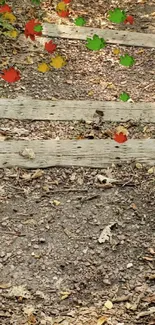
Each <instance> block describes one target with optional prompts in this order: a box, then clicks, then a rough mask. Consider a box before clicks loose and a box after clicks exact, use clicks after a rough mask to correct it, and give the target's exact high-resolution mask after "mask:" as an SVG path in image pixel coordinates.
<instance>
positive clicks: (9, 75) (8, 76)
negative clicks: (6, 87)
mask: <svg viewBox="0 0 155 325" xmlns="http://www.w3.org/2000/svg"><path fill="white" fill-rule="evenodd" d="M1 78H2V79H4V80H5V81H7V82H15V81H18V80H19V79H20V78H21V77H20V72H19V71H18V70H15V69H14V68H13V67H11V68H9V69H4V70H3V71H2V74H1Z"/></svg>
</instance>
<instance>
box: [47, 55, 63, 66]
mask: <svg viewBox="0 0 155 325" xmlns="http://www.w3.org/2000/svg"><path fill="white" fill-rule="evenodd" d="M65 64H66V61H65V60H64V58H62V56H60V55H57V56H56V57H55V58H52V60H51V63H50V65H51V66H52V67H54V68H56V69H59V68H62V67H63V66H64V65H65Z"/></svg>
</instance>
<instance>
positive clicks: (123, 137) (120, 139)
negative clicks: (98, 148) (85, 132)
mask: <svg viewBox="0 0 155 325" xmlns="http://www.w3.org/2000/svg"><path fill="white" fill-rule="evenodd" d="M113 139H114V140H115V141H116V142H118V143H124V142H126V141H127V136H126V135H125V134H123V133H122V132H120V133H115V134H114V137H113Z"/></svg>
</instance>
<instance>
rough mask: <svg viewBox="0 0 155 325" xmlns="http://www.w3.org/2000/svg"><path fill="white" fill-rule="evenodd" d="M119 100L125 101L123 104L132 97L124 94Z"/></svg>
mask: <svg viewBox="0 0 155 325" xmlns="http://www.w3.org/2000/svg"><path fill="white" fill-rule="evenodd" d="M119 98H120V99H121V100H122V101H123V102H127V100H128V99H129V98H130V96H129V95H128V94H127V93H125V92H123V93H122V94H120V96H119Z"/></svg>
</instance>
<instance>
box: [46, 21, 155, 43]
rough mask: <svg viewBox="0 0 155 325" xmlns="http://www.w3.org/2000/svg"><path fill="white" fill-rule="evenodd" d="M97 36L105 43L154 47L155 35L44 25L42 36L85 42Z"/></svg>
mask: <svg viewBox="0 0 155 325" xmlns="http://www.w3.org/2000/svg"><path fill="white" fill-rule="evenodd" d="M94 34H97V35H98V36H99V37H103V38H104V39H105V41H106V42H107V43H111V44H117V45H127V46H140V47H155V34H146V33H136V32H128V31H121V30H112V29H100V28H91V27H77V26H66V25H55V24H49V23H44V24H43V36H48V37H61V38H68V39H78V40H86V39H87V37H92V36H93V35H94Z"/></svg>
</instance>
